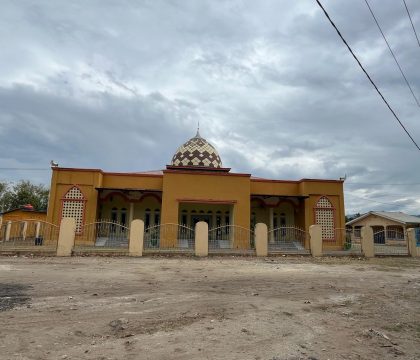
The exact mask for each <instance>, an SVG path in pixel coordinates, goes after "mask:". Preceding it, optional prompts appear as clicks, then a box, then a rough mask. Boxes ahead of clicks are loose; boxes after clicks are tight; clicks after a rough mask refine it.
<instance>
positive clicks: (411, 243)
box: [407, 229, 419, 257]
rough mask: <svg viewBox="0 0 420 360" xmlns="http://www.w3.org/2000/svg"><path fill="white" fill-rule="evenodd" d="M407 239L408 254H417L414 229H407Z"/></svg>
mask: <svg viewBox="0 0 420 360" xmlns="http://www.w3.org/2000/svg"><path fill="white" fill-rule="evenodd" d="M407 241H408V255H410V256H412V257H416V256H419V255H418V254H417V240H416V231H415V229H408V230H407Z"/></svg>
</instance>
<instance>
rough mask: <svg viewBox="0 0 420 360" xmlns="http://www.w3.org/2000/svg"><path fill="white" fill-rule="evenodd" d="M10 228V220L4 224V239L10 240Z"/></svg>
mask: <svg viewBox="0 0 420 360" xmlns="http://www.w3.org/2000/svg"><path fill="white" fill-rule="evenodd" d="M11 229H12V222H11V221H8V222H7V225H6V236H5V237H4V241H9V240H10V230H11Z"/></svg>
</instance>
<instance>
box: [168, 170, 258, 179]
mask: <svg viewBox="0 0 420 360" xmlns="http://www.w3.org/2000/svg"><path fill="white" fill-rule="evenodd" d="M163 173H164V174H189V175H211V176H240V177H248V178H249V177H251V174H240V173H226V172H211V171H197V170H195V171H187V170H163Z"/></svg>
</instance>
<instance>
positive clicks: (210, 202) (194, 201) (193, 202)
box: [176, 198, 237, 205]
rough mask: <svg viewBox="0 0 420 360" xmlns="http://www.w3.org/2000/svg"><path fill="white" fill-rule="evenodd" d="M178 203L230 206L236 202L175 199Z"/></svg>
mask: <svg viewBox="0 0 420 360" xmlns="http://www.w3.org/2000/svg"><path fill="white" fill-rule="evenodd" d="M176 201H178V202H180V203H190V204H191V203H192V204H218V205H232V204H236V203H237V200H215V199H189V198H182V199H176Z"/></svg>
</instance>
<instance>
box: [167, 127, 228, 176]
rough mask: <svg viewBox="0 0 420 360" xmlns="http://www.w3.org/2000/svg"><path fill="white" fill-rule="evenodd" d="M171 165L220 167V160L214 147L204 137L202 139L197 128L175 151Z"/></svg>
mask: <svg viewBox="0 0 420 360" xmlns="http://www.w3.org/2000/svg"><path fill="white" fill-rule="evenodd" d="M171 165H172V166H204V167H209V168H221V167H222V160H220V156H219V154H218V153H217V151H216V149H215V148H214V147H213V146H212V145H211V144H210V143H209V142H208V141H207V140H206V139H203V138H202V137H201V136H200V133H199V132H198V130H197V134H196V135H195V136H194V137H193V138H191V139H190V140H188V141H187V142H186V143H185V144H183V145H181V146H180V147H179V148H178V150H177V151H176V152H175V154H174V156H173V157H172V161H171Z"/></svg>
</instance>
